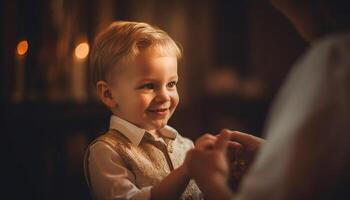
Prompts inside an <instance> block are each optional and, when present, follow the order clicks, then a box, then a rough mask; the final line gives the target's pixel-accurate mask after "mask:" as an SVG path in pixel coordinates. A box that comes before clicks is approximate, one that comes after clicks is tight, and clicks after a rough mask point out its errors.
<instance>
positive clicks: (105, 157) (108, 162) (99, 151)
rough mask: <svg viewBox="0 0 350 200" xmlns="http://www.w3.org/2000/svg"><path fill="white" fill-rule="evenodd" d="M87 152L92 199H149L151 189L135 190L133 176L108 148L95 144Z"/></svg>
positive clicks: (100, 143) (102, 143)
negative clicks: (88, 152) (88, 153)
mask: <svg viewBox="0 0 350 200" xmlns="http://www.w3.org/2000/svg"><path fill="white" fill-rule="evenodd" d="M89 150H90V155H89V158H88V159H89V166H88V170H89V175H90V182H91V187H92V193H93V196H94V198H97V199H133V200H148V199H151V187H145V188H137V187H136V186H135V176H134V174H133V173H132V172H131V171H130V170H128V169H127V168H126V166H125V163H124V162H123V160H122V159H121V157H120V156H119V154H118V153H117V152H115V151H114V150H113V149H112V148H111V147H110V146H108V145H107V144H105V143H104V142H96V143H95V144H93V145H92V146H91V147H90V149H89Z"/></svg>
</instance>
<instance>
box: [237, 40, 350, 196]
mask: <svg viewBox="0 0 350 200" xmlns="http://www.w3.org/2000/svg"><path fill="white" fill-rule="evenodd" d="M334 46H336V45H335V44H334V43H333V44H331V45H328V44H326V46H321V47H320V48H317V49H316V50H314V51H313V52H311V54H309V55H307V56H306V58H305V59H304V61H303V62H302V63H299V64H301V65H300V66H297V67H299V68H298V69H297V71H294V72H292V77H289V82H288V81H287V85H286V86H285V87H284V88H283V91H282V95H280V96H279V98H278V99H277V106H275V108H274V109H273V112H272V118H273V119H270V120H271V123H270V124H269V127H268V129H267V133H268V134H269V135H268V137H267V141H266V143H265V145H264V147H263V148H262V149H261V152H260V153H259V155H258V157H257V160H256V161H255V163H254V165H253V166H252V168H251V170H250V171H249V173H248V174H247V175H246V177H245V179H244V180H243V183H242V186H241V188H240V189H239V191H238V193H237V196H236V197H237V198H235V199H244V200H247V199H271V200H273V199H337V198H336V196H337V195H341V194H340V192H344V191H346V190H345V189H343V191H341V190H342V189H341V188H344V186H345V185H346V181H348V180H346V178H349V171H348V169H349V166H350V162H349V159H348V156H349V155H350V145H349V144H350V137H349V136H350V135H349V131H348V130H349V119H350V115H349V111H350V110H349V102H350V98H349V91H350V84H349V83H350V72H349V69H350V67H349V66H350V59H349V56H348V52H346V53H343V52H342V49H341V48H335V49H334ZM328 47H332V48H328ZM270 117H271V116H270Z"/></svg>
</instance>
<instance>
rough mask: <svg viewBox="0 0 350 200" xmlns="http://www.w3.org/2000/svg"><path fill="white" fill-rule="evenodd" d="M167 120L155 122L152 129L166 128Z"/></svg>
mask: <svg viewBox="0 0 350 200" xmlns="http://www.w3.org/2000/svg"><path fill="white" fill-rule="evenodd" d="M167 122H168V121H167V120H166V121H165V120H164V121H159V122H153V123H152V127H153V129H161V128H164V126H166V125H167Z"/></svg>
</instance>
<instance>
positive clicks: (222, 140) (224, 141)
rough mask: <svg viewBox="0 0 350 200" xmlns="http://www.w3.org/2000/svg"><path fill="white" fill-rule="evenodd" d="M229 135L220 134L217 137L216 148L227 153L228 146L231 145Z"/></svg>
mask: <svg viewBox="0 0 350 200" xmlns="http://www.w3.org/2000/svg"><path fill="white" fill-rule="evenodd" d="M229 137H230V134H229V133H223V134H219V135H218V136H217V138H216V142H215V146H214V148H215V149H217V150H220V151H223V152H225V153H226V151H227V146H228V145H229Z"/></svg>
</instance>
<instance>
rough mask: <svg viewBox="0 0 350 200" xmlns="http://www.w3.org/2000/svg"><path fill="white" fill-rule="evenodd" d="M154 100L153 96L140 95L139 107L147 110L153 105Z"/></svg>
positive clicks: (138, 99)
mask: <svg viewBox="0 0 350 200" xmlns="http://www.w3.org/2000/svg"><path fill="white" fill-rule="evenodd" d="M152 99H153V97H152V96H151V95H140V96H138V98H137V105H138V107H139V108H140V109H146V108H147V107H149V105H150V104H151V101H152Z"/></svg>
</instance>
